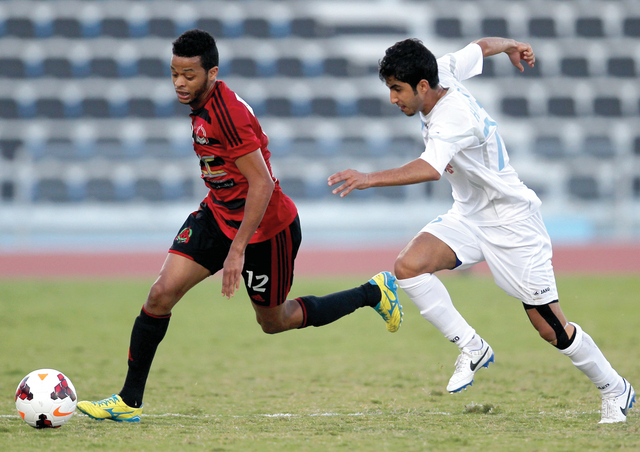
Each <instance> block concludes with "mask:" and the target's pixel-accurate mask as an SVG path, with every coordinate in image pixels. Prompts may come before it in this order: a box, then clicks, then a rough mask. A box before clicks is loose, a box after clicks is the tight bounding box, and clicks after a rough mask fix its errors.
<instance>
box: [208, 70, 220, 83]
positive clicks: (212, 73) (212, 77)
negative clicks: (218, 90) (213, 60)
mask: <svg viewBox="0 0 640 452" xmlns="http://www.w3.org/2000/svg"><path fill="white" fill-rule="evenodd" d="M207 76H208V78H209V80H211V81H212V82H213V81H215V79H216V77H217V76H218V66H213V67H212V68H211V69H209V72H208V74H207Z"/></svg>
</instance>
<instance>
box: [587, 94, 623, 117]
mask: <svg viewBox="0 0 640 452" xmlns="http://www.w3.org/2000/svg"><path fill="white" fill-rule="evenodd" d="M593 112H594V113H595V114H596V115H597V116H610V117H619V116H622V101H621V100H620V99H619V98H617V97H613V96H599V97H596V98H595V99H594V100H593Z"/></svg>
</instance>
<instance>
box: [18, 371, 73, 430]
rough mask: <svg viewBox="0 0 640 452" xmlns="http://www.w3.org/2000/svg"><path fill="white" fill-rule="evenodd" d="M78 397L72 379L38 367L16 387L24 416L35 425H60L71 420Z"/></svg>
mask: <svg viewBox="0 0 640 452" xmlns="http://www.w3.org/2000/svg"><path fill="white" fill-rule="evenodd" d="M77 403H78V398H77V396H76V389H75V388H74V387H73V383H71V380H69V378H67V377H66V376H65V375H64V374H63V373H62V372H60V371H57V370H54V369H38V370H34V371H33V372H31V373H30V374H29V375H27V376H26V377H24V378H23V379H22V381H21V382H20V384H19V385H18V389H16V408H17V410H18V413H20V417H22V419H24V421H25V422H26V423H27V424H29V425H30V426H31V427H34V428H57V427H61V426H62V425H63V424H64V423H65V422H67V421H68V420H69V419H71V416H73V413H74V412H75V410H76V405H77Z"/></svg>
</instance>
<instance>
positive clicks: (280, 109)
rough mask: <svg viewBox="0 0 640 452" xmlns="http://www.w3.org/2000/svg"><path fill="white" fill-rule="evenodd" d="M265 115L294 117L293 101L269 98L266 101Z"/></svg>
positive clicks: (282, 98)
mask: <svg viewBox="0 0 640 452" xmlns="http://www.w3.org/2000/svg"><path fill="white" fill-rule="evenodd" d="M265 115H266V116H276V117H280V118H285V117H289V116H291V115H292V105H291V101H290V100H289V99H287V98H285V97H269V98H267V99H266V100H265Z"/></svg>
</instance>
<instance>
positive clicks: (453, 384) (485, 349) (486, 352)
mask: <svg viewBox="0 0 640 452" xmlns="http://www.w3.org/2000/svg"><path fill="white" fill-rule="evenodd" d="M481 340H482V339H481ZM492 362H494V359H493V349H492V348H491V346H490V345H489V344H487V343H486V342H485V341H484V340H482V347H480V348H479V349H478V350H465V349H462V350H461V351H460V355H459V356H458V359H456V370H455V371H454V372H453V376H452V377H451V379H450V380H449V384H448V385H447V391H449V392H450V393H452V394H453V393H454V392H460V391H462V390H463V389H465V388H466V387H467V386H471V385H472V384H473V376H474V375H475V373H476V372H477V371H478V370H480V368H482V367H489V363H492Z"/></svg>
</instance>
